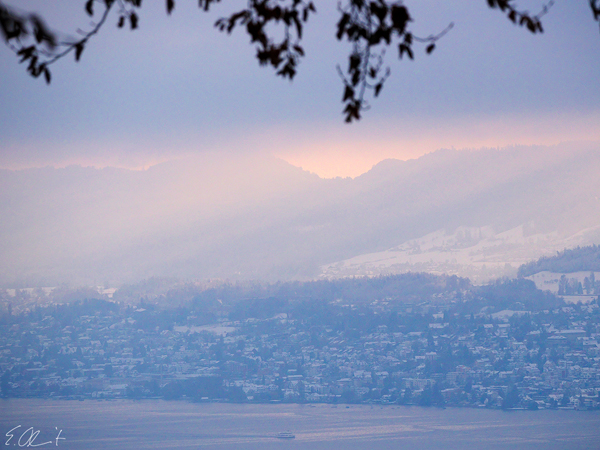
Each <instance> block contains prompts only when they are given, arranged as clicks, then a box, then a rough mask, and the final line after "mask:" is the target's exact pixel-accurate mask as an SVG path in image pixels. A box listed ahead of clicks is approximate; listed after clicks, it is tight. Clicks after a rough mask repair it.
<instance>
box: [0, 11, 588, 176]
mask: <svg viewBox="0 0 600 450" xmlns="http://www.w3.org/2000/svg"><path fill="white" fill-rule="evenodd" d="M4 1H5V3H7V4H9V5H10V4H12V5H18V7H19V8H20V9H21V10H27V11H39V12H40V13H41V14H42V15H43V16H44V17H45V18H46V19H47V22H48V24H49V25H50V26H51V27H52V28H54V29H57V30H61V31H64V32H65V33H67V34H71V35H74V34H75V33H76V30H77V29H78V28H80V29H89V27H90V24H89V22H90V19H89V18H87V17H86V15H85V13H84V12H83V6H84V1H83V0H63V1H61V2H47V1H41V0H35V1H33V0H19V1H16V0H4ZM404 3H405V5H406V6H407V7H408V8H409V10H410V12H411V15H412V17H413V19H414V21H413V22H412V24H411V27H412V30H413V32H414V33H415V34H416V35H420V36H427V35H429V34H435V33H437V32H439V31H441V30H442V29H444V28H445V27H446V26H447V25H448V23H449V22H454V24H455V26H454V28H453V29H452V30H451V32H450V33H448V34H447V35H446V36H445V37H444V38H443V39H442V40H441V41H439V43H438V45H437V48H436V50H435V51H434V52H433V53H432V54H431V55H429V56H428V55H426V54H425V48H424V47H421V48H419V47H417V48H416V50H417V51H416V58H415V61H405V60H403V61H399V60H398V58H397V55H396V51H395V49H393V48H392V49H390V50H389V52H388V55H387V58H386V63H387V64H388V65H389V66H390V68H391V71H392V75H391V77H390V78H389V79H388V81H387V83H386V85H385V86H384V89H383V91H382V93H381V95H380V97H379V98H378V99H376V100H373V101H371V102H370V103H371V109H370V110H369V111H367V112H365V114H364V117H363V119H362V120H361V121H360V122H358V123H354V124H351V125H348V124H345V123H344V122H343V116H342V109H343V105H342V103H341V97H342V87H343V86H342V83H341V80H340V78H339V76H338V74H337V71H336V65H337V64H340V65H342V66H344V65H345V64H346V59H347V54H348V52H349V50H350V46H349V44H348V43H346V42H339V41H337V40H336V39H335V36H334V35H335V23H336V21H337V19H338V14H339V13H338V12H337V11H336V4H337V2H333V1H325V0H315V4H316V6H317V14H316V15H315V16H313V17H312V18H311V19H310V21H309V23H308V24H307V26H306V28H305V39H304V46H305V51H306V58H305V59H304V60H303V61H302V62H301V64H300V67H299V72H298V75H297V76H296V78H295V79H294V80H293V82H289V81H287V80H282V79H279V78H278V77H276V76H275V75H274V73H273V72H272V71H271V70H270V69H266V68H261V67H259V66H258V63H257V62H256V60H255V58H254V49H253V47H252V46H251V45H250V44H249V39H248V37H247V36H246V35H245V34H244V33H243V31H242V30H236V31H234V32H233V34H232V35H229V36H228V35H226V34H223V33H220V32H219V31H218V30H216V29H215V28H214V27H213V26H212V24H213V23H214V21H215V20H216V19H217V18H219V17H221V16H222V15H226V14H227V12H230V11H232V10H234V9H235V8H236V7H239V6H241V5H244V2H239V1H237V2H234V1H233V0H228V1H223V2H222V4H218V5H215V6H214V8H213V11H211V12H210V13H208V14H207V13H204V12H202V11H201V10H200V9H199V8H198V6H197V2H196V1H190V0H178V1H177V3H176V9H175V11H174V12H173V14H172V15H171V16H167V14H166V13H165V6H164V2H162V1H154V2H150V1H145V2H144V3H143V7H142V9H141V11H140V26H139V29H138V30H136V31H130V30H128V29H121V30H119V29H117V28H116V22H117V17H116V16H113V17H110V18H109V20H108V23H107V24H106V25H105V27H104V28H103V29H102V30H101V32H100V34H99V35H98V36H97V37H95V38H94V39H92V40H91V41H90V43H89V45H88V46H87V47H86V49H85V51H84V52H83V55H82V58H81V61H80V62H79V63H75V62H74V61H72V58H71V57H67V58H65V59H63V60H61V61H60V62H59V63H57V64H55V65H54V66H53V68H52V73H53V78H52V84H51V85H50V86H46V84H45V83H44V82H43V80H41V79H37V80H36V79H32V78H31V77H29V76H28V75H27V74H26V72H25V67H24V66H23V65H19V64H18V62H17V59H16V58H15V56H14V55H13V54H12V53H11V51H10V50H9V49H8V48H6V47H5V46H0V80H1V81H2V86H3V89H1V90H0V105H3V107H2V108H1V110H0V136H1V137H0V167H2V168H12V169H19V168H26V167H42V166H48V165H49V166H56V167H64V166H67V165H70V164H81V165H84V166H96V167H105V166H117V167H125V168H135V169H140V168H147V167H149V166H151V165H153V164H156V163H158V162H161V161H165V160H169V159H173V158H179V157H183V156H186V155H190V154H198V153H202V152H209V151H217V152H222V153H225V154H228V155H231V157H232V158H234V157H235V155H236V154H240V153H253V152H259V153H261V152H264V153H269V154H273V155H276V156H278V157H280V158H282V159H284V160H286V161H288V162H290V163H292V164H294V165H297V166H300V167H303V168H304V169H306V170H310V171H311V172H314V173H317V174H318V175H320V176H322V177H336V176H342V177H345V176H357V175H359V174H361V173H363V172H365V171H367V170H369V169H370V168H371V166H373V165H374V164H376V163H377V162H379V161H381V160H382V159H385V158H398V159H410V158H416V157H418V156H420V155H423V154H425V153H428V152H432V151H435V150H437V149H440V148H480V147H505V146H510V145H519V144H527V145H531V144H545V145H550V144H557V143H559V142H565V141H600V126H599V125H598V124H599V123H600V84H599V83H598V74H600V58H599V57H598V56H599V55H600V29H599V26H598V23H597V22H595V21H594V20H593V18H592V14H591V11H590V8H589V5H588V3H587V2H585V1H577V2H575V1H572V0H569V1H566V0H558V1H557V2H556V4H555V6H554V7H553V8H552V9H551V10H550V12H549V13H548V15H546V16H545V17H544V18H543V21H542V23H543V25H544V29H545V33H543V34H541V35H531V34H530V33H529V32H527V31H526V30H525V29H521V28H518V27H515V26H514V25H513V24H512V23H510V22H509V21H508V20H507V19H506V18H505V17H504V16H503V15H501V14H500V13H499V12H498V11H494V10H491V9H489V8H488V7H487V2H486V1H485V0H476V1H474V0H455V1H452V2H447V1H441V0H419V1H409V0H406V1H405V2H404ZM518 3H519V5H520V7H521V8H522V9H530V10H531V11H537V10H539V9H540V7H541V5H542V4H543V3H542V2H538V1H533V0H528V1H527V0H522V1H520V2H518ZM57 5H58V6H57ZM97 8H98V9H100V5H99V4H98V6H97Z"/></svg>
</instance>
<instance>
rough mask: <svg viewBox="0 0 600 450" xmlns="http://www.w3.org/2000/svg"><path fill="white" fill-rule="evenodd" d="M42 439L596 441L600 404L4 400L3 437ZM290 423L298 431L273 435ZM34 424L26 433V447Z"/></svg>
mask: <svg viewBox="0 0 600 450" xmlns="http://www.w3.org/2000/svg"><path fill="white" fill-rule="evenodd" d="M18 425H21V427H20V428H17V429H16V430H15V431H13V432H12V434H13V435H14V437H13V438H12V439H11V440H10V441H9V442H8V446H5V448H10V447H11V446H13V447H14V448H19V442H18V439H19V438H20V437H21V435H22V434H24V432H25V431H26V430H27V428H29V427H33V428H34V431H35V430H40V433H39V435H38V437H37V438H36V439H35V441H33V442H31V441H29V442H30V443H32V444H34V445H37V444H40V443H44V442H48V441H51V443H49V444H46V445H43V446H41V447H37V448H42V449H49V448H57V446H56V441H55V438H56V436H57V431H58V430H60V429H62V434H61V437H64V438H65V439H64V440H60V441H59V442H58V448H59V449H63V450H97V449H98V450H99V449H107V450H111V449H119V450H121V449H140V450H143V449H203V448H206V449H215V450H219V449H239V450H254V449H256V450H258V449H260V450H263V449H265V450H270V449H277V450H286V449H293V450H309V449H310V450H313V449H314V450H321V449H323V450H325V449H344V450H354V449H369V450H370V449H373V450H384V449H386V450H387V449H432V450H437V449H445V450H448V449H475V450H477V449H485V450H494V449H511V450H515V449H535V450H545V449H557V450H558V449H561V450H568V449H578V450H579V449H595V450H598V449H600V413H599V412H579V411H536V412H529V411H511V412H503V411H490V410H481V409H462V408H448V409H443V410H442V409H426V408H418V407H393V406H386V407H380V406H377V407H371V406H365V405H355V406H350V407H348V408H347V407H346V406H338V407H337V408H336V407H332V405H315V406H310V405H234V404H210V403H209V404H191V403H185V402H165V401H160V400H144V401H126V400H122V401H84V402H78V401H59V400H38V399H10V400H0V430H1V433H2V436H1V437H2V438H3V442H2V445H5V444H6V443H7V440H8V437H7V436H5V434H6V433H8V432H9V430H10V429H12V428H13V427H16V426H18ZM285 430H291V431H292V432H293V433H294V434H295V435H296V439H294V440H281V439H277V438H275V435H276V434H277V433H278V432H281V431H285ZM30 434H31V431H30V432H28V433H25V435H24V436H23V437H22V439H21V442H20V443H21V445H20V446H21V447H23V448H25V447H27V442H28V438H29V436H30Z"/></svg>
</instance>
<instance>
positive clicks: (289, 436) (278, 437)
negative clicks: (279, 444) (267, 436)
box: [275, 430, 296, 439]
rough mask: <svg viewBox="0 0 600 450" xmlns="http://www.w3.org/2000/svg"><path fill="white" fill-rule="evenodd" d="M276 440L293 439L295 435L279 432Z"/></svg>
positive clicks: (288, 432)
mask: <svg viewBox="0 0 600 450" xmlns="http://www.w3.org/2000/svg"><path fill="white" fill-rule="evenodd" d="M275 437H276V438H277V439H294V438H295V437H296V435H295V434H294V433H292V432H291V431H289V430H288V431H281V432H279V433H277V435H276V436H275Z"/></svg>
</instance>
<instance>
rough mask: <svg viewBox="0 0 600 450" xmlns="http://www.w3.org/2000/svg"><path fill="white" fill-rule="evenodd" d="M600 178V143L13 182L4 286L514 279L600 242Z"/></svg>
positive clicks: (0, 252) (250, 161)
mask: <svg viewBox="0 0 600 450" xmlns="http://www.w3.org/2000/svg"><path fill="white" fill-rule="evenodd" d="M598 173H600V146H599V145H597V144H561V145H559V146H554V147H543V146H537V147H514V148H506V149H502V150H498V149H482V150H469V151H466V150H465V151H458V150H440V151H437V152H434V153H431V154H428V155H425V156H423V157H421V158H419V159H415V160H410V161H396V160H385V161H382V162H381V163H379V164H377V165H376V166H375V167H373V169H372V170H370V171H369V172H367V173H365V174H363V175H361V176H360V177H357V178H355V179H333V180H330V179H321V178H319V177H317V176H316V175H314V174H310V173H308V172H306V171H303V170H301V169H299V168H296V167H293V166H291V165H290V164H288V163H286V162H284V161H281V160H278V159H276V158H272V157H266V156H257V155H243V154H242V153H240V154H239V155H231V154H227V155H226V154H221V155H218V154H206V155H203V156H199V157H196V158H193V159H188V160H178V161H171V162H167V163H163V164H159V165H156V166H154V167H151V168H150V169H148V170H146V171H129V170H123V169H114V168H107V169H94V168H82V167H76V166H73V167H68V168H65V169H53V168H42V169H28V170H21V171H7V170H3V171H0V215H1V217H2V221H0V233H1V235H2V240H1V243H0V267H2V270H1V271H0V283H2V284H5V285H6V284H12V283H18V284H31V285H34V284H45V285H54V284H56V283H59V282H63V281H66V282H72V283H92V282H96V283H103V284H106V283H108V284H116V283H121V282H131V281H136V280H139V279H141V278H147V277H150V276H153V275H159V276H180V277H189V278H215V277H221V278H230V279H255V278H257V279H264V280H276V279H306V278H313V277H318V276H321V275H323V274H325V275H327V276H333V277H335V276H347V275H359V274H382V273H393V272H398V271H406V270H417V269H418V270H423V269H430V270H432V271H438V272H439V271H444V270H445V269H444V268H448V271H449V272H452V273H457V274H459V275H469V274H470V272H469V270H471V269H473V268H475V269H477V270H479V269H482V268H483V266H484V265H485V267H486V270H488V271H489V270H490V268H491V267H492V266H493V267H496V266H497V267H504V266H505V264H506V263H509V264H511V265H512V267H514V269H515V272H516V268H517V267H518V266H519V265H520V264H522V263H523V262H525V261H527V260H530V259H533V258H538V257H540V256H543V255H551V254H554V253H555V252H556V251H557V250H562V249H563V248H567V247H574V246H576V245H587V244H592V243H598V242H600V200H599V198H598V197H599V196H600V177H598ZM369 255H373V256H369ZM390 255H391V256H390ZM419 255H421V256H419ZM392 256H393V257H394V258H396V260H393V261H392V260H389V261H392V263H389V264H388V263H382V262H381V261H379V260H378V258H379V259H381V258H388V259H389V258H391V257H392ZM419 258H421V259H419ZM389 261H388V262H389ZM427 264H429V266H428V265H427ZM469 267H470V269H469Z"/></svg>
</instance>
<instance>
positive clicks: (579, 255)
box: [519, 245, 600, 277]
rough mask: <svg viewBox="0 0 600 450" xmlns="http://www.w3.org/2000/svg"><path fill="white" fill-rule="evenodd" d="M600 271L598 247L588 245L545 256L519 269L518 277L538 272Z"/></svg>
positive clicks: (599, 251)
mask: <svg viewBox="0 0 600 450" xmlns="http://www.w3.org/2000/svg"><path fill="white" fill-rule="evenodd" d="M588 270H589V271H600V246H599V245H590V246H587V247H577V248H573V249H568V250H567V249H565V250H563V251H562V252H558V253H557V254H556V256H549V257H548V256H545V257H542V258H540V259H538V260H537V261H531V262H528V263H527V264H523V265H522V266H521V267H519V276H520V277H528V276H530V275H534V274H536V273H538V272H543V271H548V272H558V273H573V272H583V271H588Z"/></svg>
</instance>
